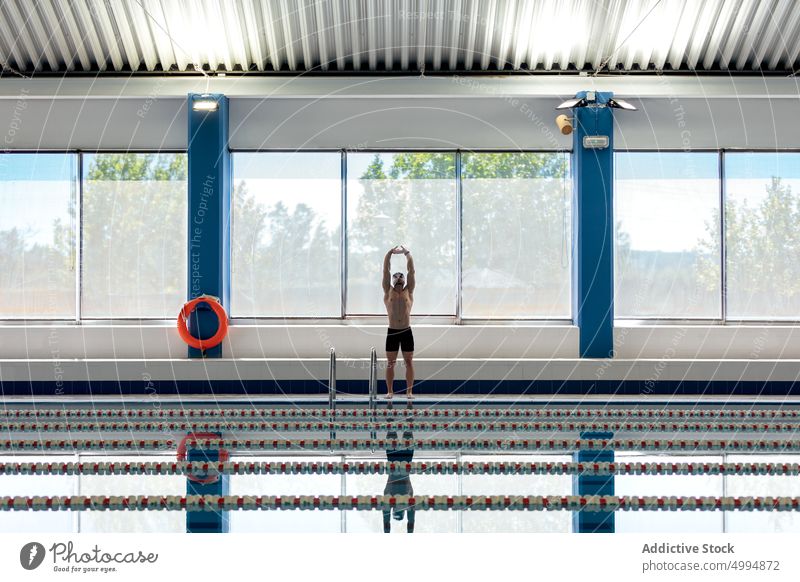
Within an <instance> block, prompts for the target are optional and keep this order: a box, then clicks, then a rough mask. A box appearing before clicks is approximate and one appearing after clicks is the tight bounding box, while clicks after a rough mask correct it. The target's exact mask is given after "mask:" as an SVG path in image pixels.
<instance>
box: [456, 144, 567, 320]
mask: <svg viewBox="0 0 800 582" xmlns="http://www.w3.org/2000/svg"><path fill="white" fill-rule="evenodd" d="M461 164H462V180H463V183H462V207H463V221H462V224H463V251H462V252H463V255H462V257H463V259H462V263H463V267H462V275H461V281H462V282H461V287H462V312H463V316H464V317H487V318H491V317H498V318H525V317H542V318H546V317H562V318H568V317H570V313H571V307H570V305H571V300H570V297H571V290H570V281H571V277H570V253H571V250H570V249H571V246H570V222H571V219H570V206H571V198H572V190H571V184H570V180H569V156H568V154H563V153H472V154H464V155H463V156H462V162H461Z"/></svg>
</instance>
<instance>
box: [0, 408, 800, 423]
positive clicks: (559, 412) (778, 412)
mask: <svg viewBox="0 0 800 582" xmlns="http://www.w3.org/2000/svg"><path fill="white" fill-rule="evenodd" d="M782 406H787V405H785V404H782ZM375 415H376V416H377V417H378V418H437V419H439V418H445V419H447V418H458V419H460V418H467V419H469V418H475V419H479V418H480V419H483V418H520V419H521V418H544V419H564V418H566V419H582V418H583V419H592V418H612V419H614V418H618V419H629V418H637V419H638V418H646V419H659V418H666V419H728V420H736V419H783V420H800V410H794V409H784V408H780V409H765V410H752V409H735V410H719V409H717V410H708V409H682V408H678V409H675V408H669V409H663V408H652V409H633V408H619V409H613V408H533V409H531V408H483V409H468V408H450V409H448V408H440V409H437V408H424V409H413V410H412V409H392V410H390V409H385V408H382V409H378V410H376V411H375ZM220 417H230V418H237V419H238V418H247V419H273V418H302V419H312V420H319V419H326V418H331V417H333V418H338V419H349V418H353V419H369V418H371V412H370V411H369V410H368V409H366V408H363V409H362V408H351V409H346V408H338V409H336V410H334V411H331V410H328V409H327V408H255V407H253V408H175V409H165V408H159V409H153V408H125V409H120V408H105V409H104V408H97V409H94V408H58V409H55V408H36V409H30V408H23V409H13V408H6V409H3V410H0V418H9V419H20V418H22V419H26V418H104V419H105V418H108V419H111V418H220Z"/></svg>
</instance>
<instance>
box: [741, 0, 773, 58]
mask: <svg viewBox="0 0 800 582" xmlns="http://www.w3.org/2000/svg"><path fill="white" fill-rule="evenodd" d="M772 11H773V3H772V1H771V0H761V1H760V2H759V4H758V8H757V9H756V14H755V16H753V20H751V21H750V26H749V27H748V28H747V34H745V37H744V42H743V43H742V46H741V48H740V49H739V52H738V56H737V57H736V68H737V69H738V70H740V71H741V70H742V69H744V67H745V65H746V64H747V61H748V59H750V58H751V57H752V58H753V59H754V60H755V54H754V51H753V49H754V47H755V45H756V42H757V41H758V38H759V36H760V35H761V31H762V29H763V27H764V23H765V22H766V21H767V18H768V17H769V15H770V14H771V13H772Z"/></svg>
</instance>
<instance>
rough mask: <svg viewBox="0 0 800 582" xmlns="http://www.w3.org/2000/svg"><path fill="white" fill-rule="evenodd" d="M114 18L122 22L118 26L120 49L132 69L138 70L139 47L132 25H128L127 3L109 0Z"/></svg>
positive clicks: (129, 20)
mask: <svg viewBox="0 0 800 582" xmlns="http://www.w3.org/2000/svg"><path fill="white" fill-rule="evenodd" d="M111 6H112V8H111V9H112V11H113V14H114V19H115V20H116V21H117V22H122V23H123V24H122V25H120V26H119V34H120V39H121V40H122V50H123V51H125V59H126V61H127V62H128V65H129V66H130V68H131V70H132V71H138V70H139V66H140V65H141V63H142V59H141V58H140V56H139V49H137V48H136V41H135V40H134V36H133V31H134V29H133V27H132V26H130V24H129V23H130V22H131V20H132V18H131V15H130V14H129V13H128V11H127V5H126V3H125V2H123V0H111Z"/></svg>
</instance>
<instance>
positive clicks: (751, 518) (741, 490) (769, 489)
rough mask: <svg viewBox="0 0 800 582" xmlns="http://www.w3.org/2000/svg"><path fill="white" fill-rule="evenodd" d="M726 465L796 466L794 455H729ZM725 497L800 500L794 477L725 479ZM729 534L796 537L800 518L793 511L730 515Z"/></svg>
mask: <svg viewBox="0 0 800 582" xmlns="http://www.w3.org/2000/svg"><path fill="white" fill-rule="evenodd" d="M725 460H726V461H727V462H728V463H777V464H782V463H797V462H798V461H800V459H799V458H798V456H797V455H728V456H727V457H726V459H725ZM726 479H727V495H730V496H731V497H800V480H798V478H797V476H796V475H774V476H773V475H728V476H726ZM726 530H727V531H728V532H733V533H756V532H758V533H761V532H764V533H784V532H791V533H798V532H800V515H798V514H797V512H796V511H731V512H730V513H728V517H727V528H726Z"/></svg>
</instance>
